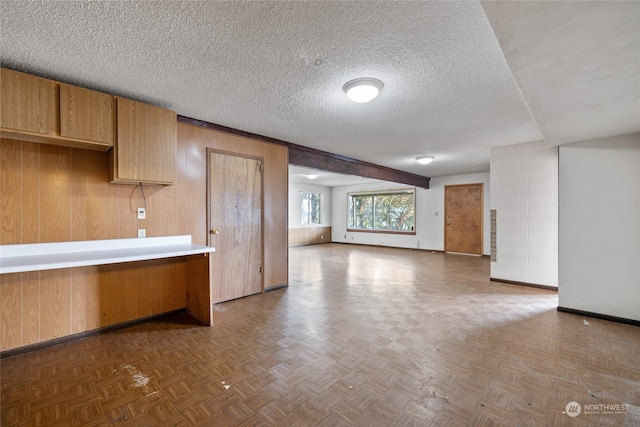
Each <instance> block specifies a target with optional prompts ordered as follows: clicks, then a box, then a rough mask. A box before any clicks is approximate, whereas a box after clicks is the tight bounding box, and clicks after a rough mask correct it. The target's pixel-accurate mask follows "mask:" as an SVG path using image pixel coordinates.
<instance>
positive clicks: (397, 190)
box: [347, 187, 417, 236]
mask: <svg viewBox="0 0 640 427" xmlns="http://www.w3.org/2000/svg"><path fill="white" fill-rule="evenodd" d="M407 193H410V194H411V195H412V196H413V229H412V230H390V229H376V228H356V227H353V226H352V224H351V216H352V212H351V210H352V206H351V197H353V196H374V197H375V196H376V195H394V194H407ZM373 214H374V226H375V200H374V204H373ZM416 225H417V224H416V188H415V187H412V188H394V189H389V190H375V191H350V192H347V231H348V232H350V233H380V234H400V235H409V236H412V235H415V234H416Z"/></svg>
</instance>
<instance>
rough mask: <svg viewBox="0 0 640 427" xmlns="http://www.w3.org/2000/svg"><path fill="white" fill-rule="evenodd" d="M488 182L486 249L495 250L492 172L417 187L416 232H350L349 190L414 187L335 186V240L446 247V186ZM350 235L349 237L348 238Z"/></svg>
mask: <svg viewBox="0 0 640 427" xmlns="http://www.w3.org/2000/svg"><path fill="white" fill-rule="evenodd" d="M479 183H482V184H484V195H483V197H484V209H483V252H484V254H485V255H488V254H489V253H490V251H491V246H490V241H489V232H490V230H489V219H490V218H489V173H488V172H487V173H477V174H466V175H452V176H445V177H436V178H432V179H431V182H430V189H429V190H424V189H420V188H417V189H416V222H415V225H416V234H415V235H410V236H408V235H400V234H383V233H365V232H356V233H350V232H347V193H349V192H354V191H377V190H390V189H396V188H411V187H410V186H408V185H406V184H395V183H385V184H360V185H347V186H338V187H333V204H332V205H333V209H332V212H333V213H332V222H333V225H332V241H333V242H340V243H357V244H365V245H379V246H393V247H400V248H418V249H429V250H438V251H441V250H444V186H445V185H454V184H479ZM345 236H346V237H345Z"/></svg>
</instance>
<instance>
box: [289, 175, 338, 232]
mask: <svg viewBox="0 0 640 427" xmlns="http://www.w3.org/2000/svg"><path fill="white" fill-rule="evenodd" d="M300 193H315V194H318V193H319V194H322V196H321V200H320V224H301V222H300V203H301V199H300ZM331 199H332V198H331V187H324V186H322V185H313V184H298V183H295V182H290V183H289V228H307V227H329V226H331Z"/></svg>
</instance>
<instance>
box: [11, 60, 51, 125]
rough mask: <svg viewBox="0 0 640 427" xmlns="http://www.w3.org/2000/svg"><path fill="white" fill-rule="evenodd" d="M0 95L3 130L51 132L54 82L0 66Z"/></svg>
mask: <svg viewBox="0 0 640 427" xmlns="http://www.w3.org/2000/svg"><path fill="white" fill-rule="evenodd" d="M0 99H1V101H0V108H1V109H2V114H1V118H2V121H1V122H0V127H2V129H3V130H4V129H7V130H12V131H19V132H26V133H32V134H36V135H51V136H55V134H56V130H57V128H58V90H57V87H56V83H55V82H53V81H51V80H47V79H43V78H41V77H35V76H32V75H29V74H25V73H20V72H17V71H12V70H8V69H6V68H1V69H0Z"/></svg>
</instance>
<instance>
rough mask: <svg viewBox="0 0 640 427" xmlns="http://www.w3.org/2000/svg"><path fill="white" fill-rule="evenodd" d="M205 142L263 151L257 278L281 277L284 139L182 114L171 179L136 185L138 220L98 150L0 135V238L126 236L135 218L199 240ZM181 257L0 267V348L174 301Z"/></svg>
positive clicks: (203, 235)
mask: <svg viewBox="0 0 640 427" xmlns="http://www.w3.org/2000/svg"><path fill="white" fill-rule="evenodd" d="M207 147H211V148H215V149H219V150H225V151H229V152H237V153H245V154H250V155H254V156H259V157H263V158H264V165H265V171H264V242H265V248H264V256H265V264H264V266H265V279H264V283H265V287H266V288H268V287H271V286H276V285H279V284H282V283H286V282H287V280H288V276H287V268H288V267H287V185H288V176H287V165H288V159H287V149H286V147H281V146H277V145H275V144H269V143H264V142H258V141H253V140H250V139H247V138H243V137H238V136H233V135H228V134H224V133H221V132H217V131H211V130H207V129H203V128H199V127H195V126H191V125H184V124H178V164H177V167H178V179H177V182H176V184H175V185H173V186H166V187H165V186H151V185H144V187H143V189H144V194H145V196H146V205H147V214H146V219H144V220H138V219H137V214H136V209H137V208H138V207H142V206H144V200H143V196H142V191H141V190H140V187H138V186H135V185H118V184H109V183H108V173H107V163H108V161H107V153H104V152H98V151H92V150H82V149H76V148H69V147H59V146H53V145H45V144H37V143H31V142H22V141H15V140H9V139H2V140H0V220H1V223H0V244H2V245H9V244H19V243H44V242H60V241H72V240H100V239H116V238H134V237H136V236H137V229H138V228H145V229H146V233H147V236H148V237H152V236H170V235H183V234H190V235H191V236H192V240H193V242H194V243H197V244H207V243H208V230H207V220H206V218H207V212H206V206H207V203H206V197H207V192H206V191H207V190H206V148H207ZM211 256H215V253H214V254H212V255H211ZM186 262H187V261H186V260H185V259H182V258H178V259H169V260H158V261H145V262H140V263H128V264H120V265H112V266H100V267H83V268H72V269H63V270H51V271H45V272H33V273H16V274H3V275H0V304H1V306H0V310H1V311H0V349H2V350H6V349H10V348H15V347H20V346H24V345H27V344H32V343H37V342H42V341H46V340H49V339H52V338H57V337H61V336H65V335H69V334H73V333H77V332H83V331H87V330H91V329H95V328H98V327H101V326H106V325H112V324H116V323H120V322H124V321H127V320H132V319H135V318H139V317H145V316H149V315H153V314H159V313H163V312H167V311H171V310H174V309H178V308H183V307H185V305H186V302H185V301H186V300H185V298H186V289H185V280H186V279H185V277H186V275H185V269H186ZM133 264H135V265H133ZM213 274H215V272H213Z"/></svg>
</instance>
